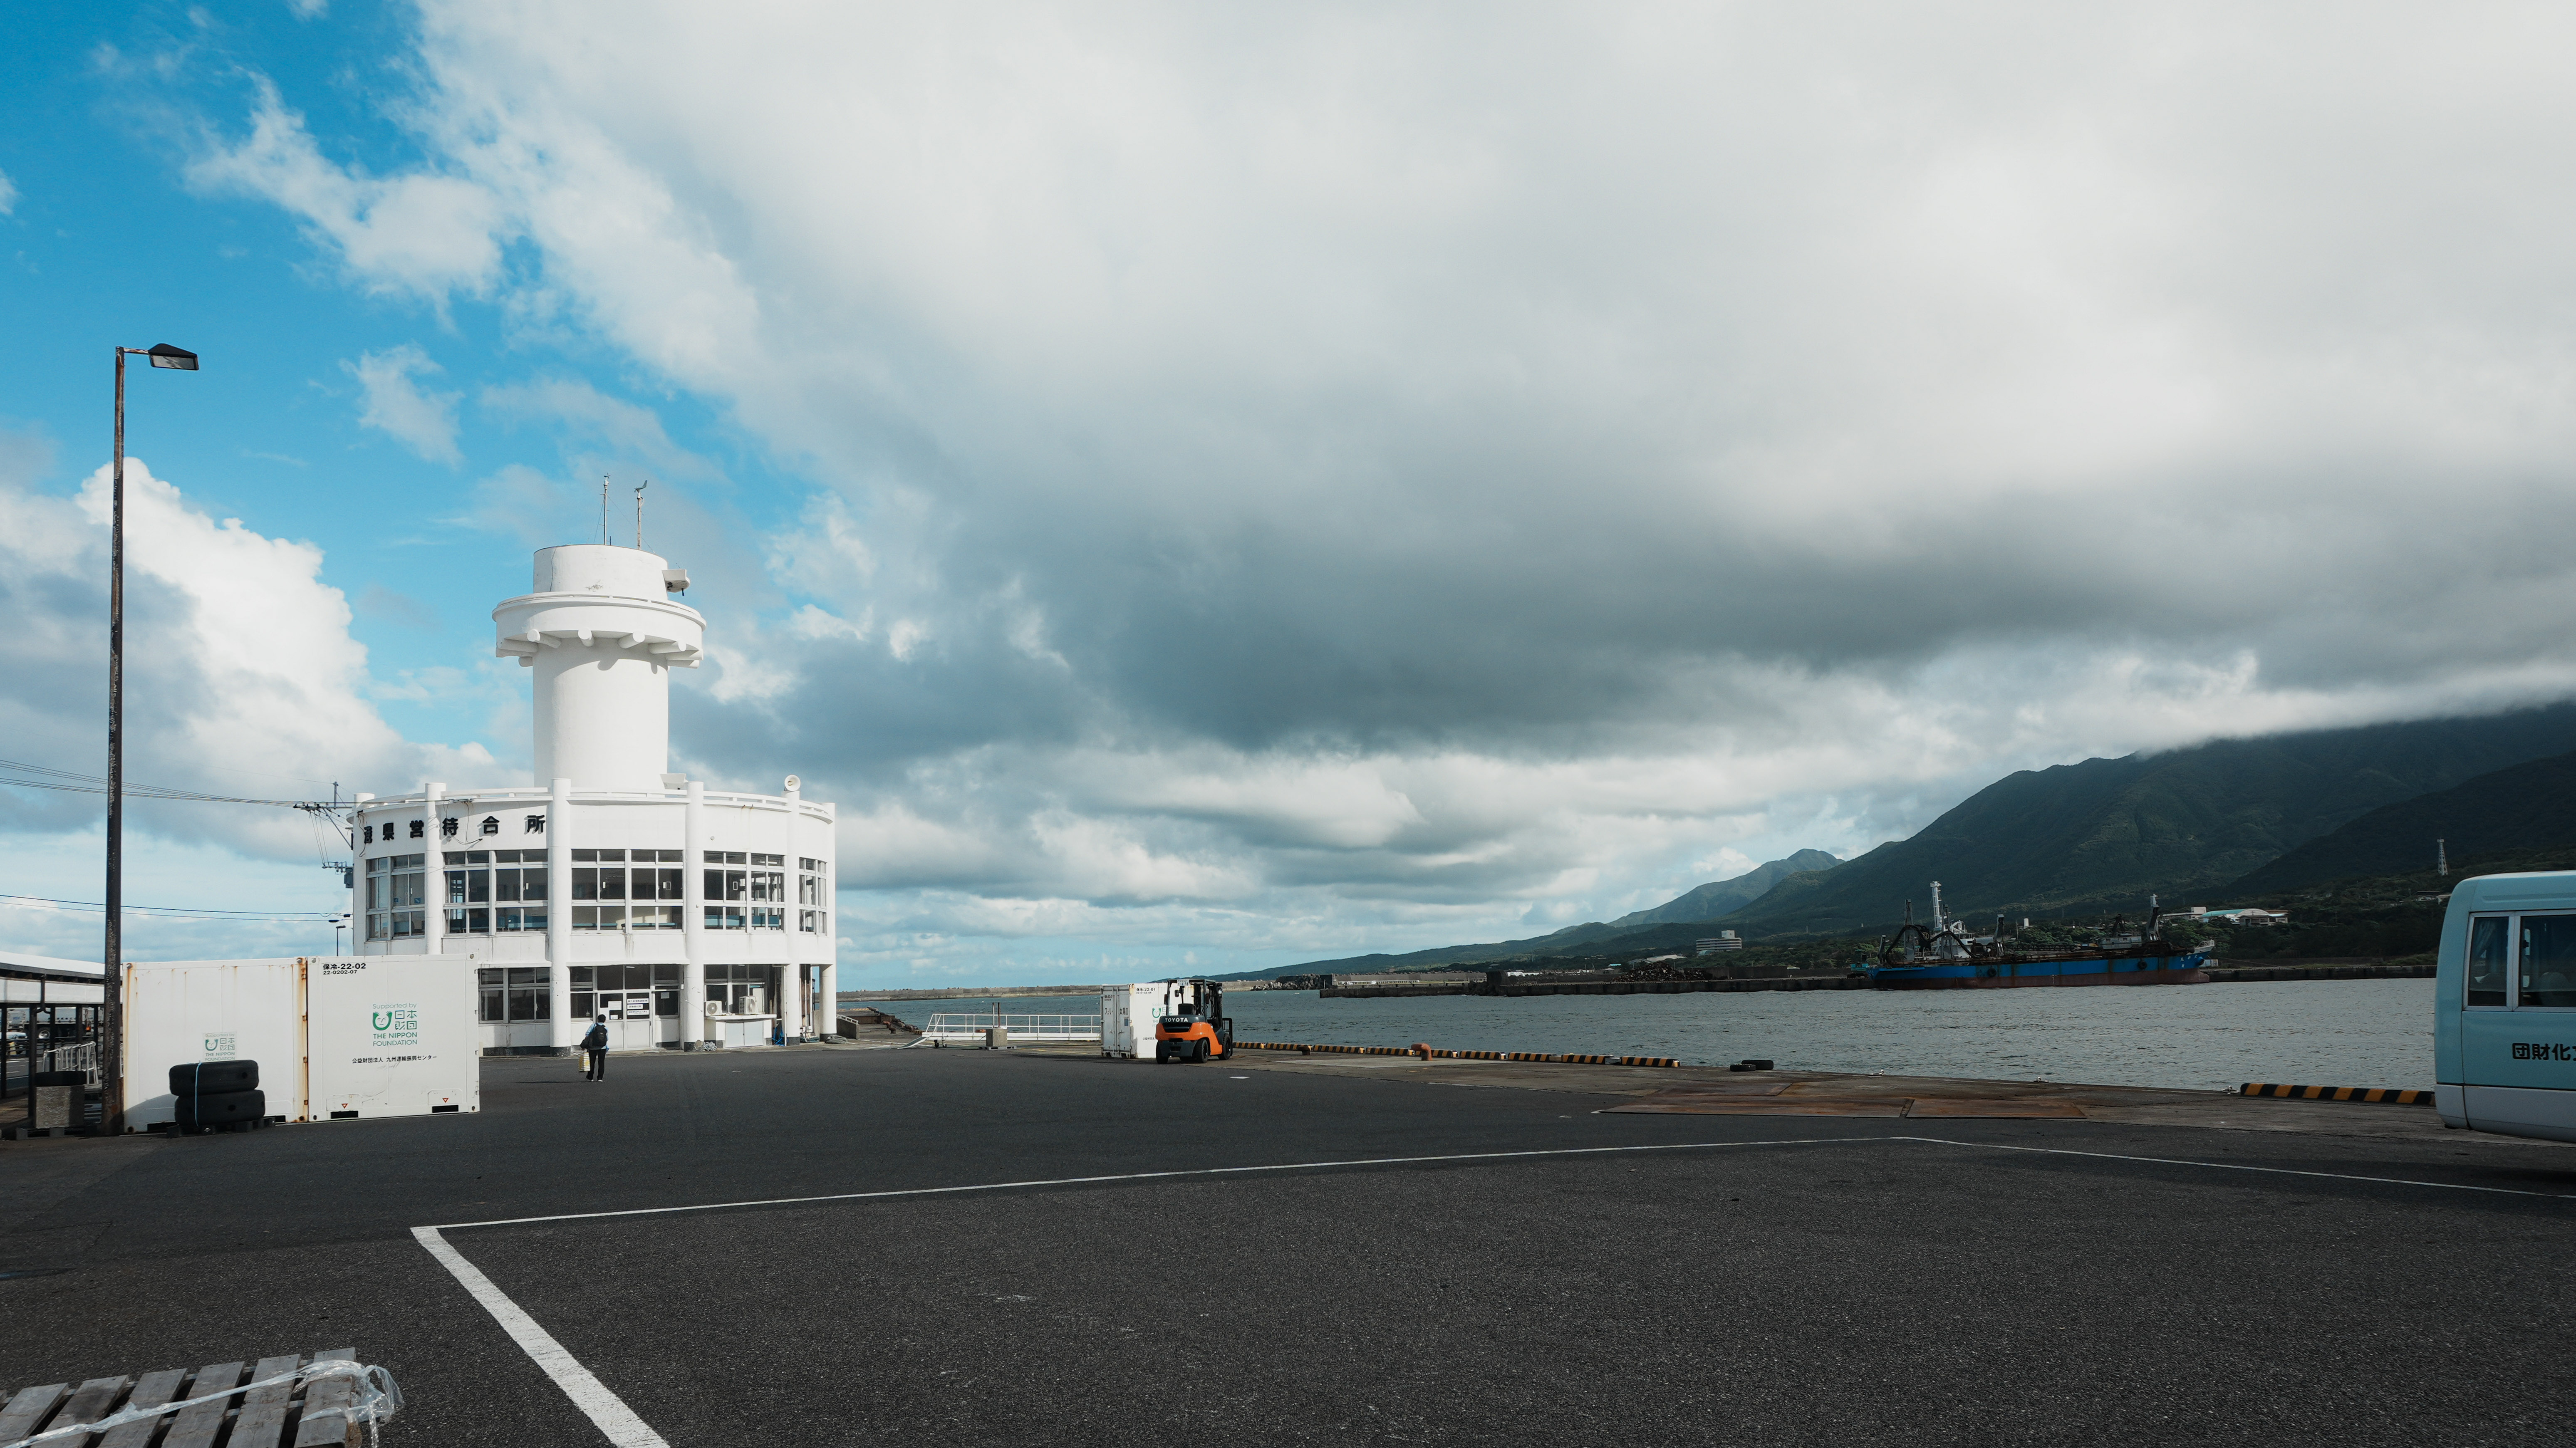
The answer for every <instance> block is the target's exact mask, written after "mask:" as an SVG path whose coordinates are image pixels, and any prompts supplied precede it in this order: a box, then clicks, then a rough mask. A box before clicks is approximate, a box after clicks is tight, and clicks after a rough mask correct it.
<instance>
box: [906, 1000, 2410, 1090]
mask: <svg viewBox="0 0 2576 1448" xmlns="http://www.w3.org/2000/svg"><path fill="white" fill-rule="evenodd" d="M881 1004H883V1005H884V1007H885V1009H886V1010H888V1011H890V1012H892V1013H893V1014H895V1015H897V1016H900V1017H902V1018H903V1019H905V1020H908V1021H911V1022H912V1023H913V1024H915V1025H920V1024H923V1023H924V1022H925V1021H926V1020H927V1018H928V1017H929V1016H930V1015H931V1014H932V1013H934V1012H938V1011H952V1012H953V1011H971V1012H975V1013H978V1014H982V1013H986V1012H989V1011H990V1010H991V1009H992V1002H991V1000H990V998H988V997H960V998H959V999H956V1000H949V1001H921V1000H913V1001H887V1002H882V1003H881ZM1001 1008H1002V1009H1003V1010H1004V1011H1005V1012H1008V1013H1013V1014H1016V1013H1020V1012H1060V1011H1074V1012H1089V1011H1094V1010H1097V1009H1098V1005H1097V1003H1096V1001H1093V1000H1089V999H1086V998H1084V997H1079V996H1038V997H1025V996H1024V997H1013V998H1004V999H1003V1000H1002V1002H1001ZM1225 1008H1226V1014H1228V1015H1230V1016H1232V1017H1233V1018H1234V1030H1235V1035H1236V1036H1237V1037H1238V1038H1239V1039H1242V1040H1246V1041H1290V1042H1298V1043H1302V1044H1321V1045H1342V1046H1409V1045H1411V1044H1413V1043H1414V1042H1416V1041H1422V1042H1427V1043H1429V1044H1431V1045H1434V1046H1440V1047H1444V1048H1447V1049H1450V1050H1465V1051H1545V1052H1551V1053H1560V1054H1578V1053H1579V1054H1586V1055H1591V1054H1598V1055H1616V1056H1673V1057H1677V1058H1679V1059H1681V1060H1683V1061H1687V1062H1690V1063H1692V1064H1695V1065H1697V1064H1705V1065H1725V1064H1728V1063H1731V1062H1734V1061H1740V1060H1746V1059H1767V1060H1771V1061H1774V1062H1777V1063H1778V1064H1779V1065H1780V1066H1781V1068H1783V1069H1787V1070H1800V1071H1855V1072H1868V1071H1885V1072H1888V1073H1889V1074H1891V1075H1909V1076H1965V1077H1974V1078H1977V1079H1980V1080H2005V1081H2031V1080H2040V1081H2081V1082H2097V1083H2101V1084H2104V1085H2123V1086H2178V1087H2194V1088H2201V1089H2218V1088H2223V1087H2229V1086H2235V1085H2238V1084H2240V1083H2243V1082H2247V1081H2286V1082H2292V1083H2296V1084H2301V1085H2321V1086H2398V1087H2425V1086H2430V1085H2432V1084H2433V982H2432V981H2430V980H2332V981H2272V982H2265V983H2261V984H2232V983H2231V984H2226V985H2172V986H2082V987H2071V988H2065V989H2054V990H2042V989H2028V990H1948V991H1942V990H1931V991H1872V990H1850V991H1748V992H1743V993H1740V994H1717V993H1697V994H1689V995H1630V996H1516V997H1493V996H1398V997H1379V998H1361V999H1340V998H1337V999H1332V1000H1325V999H1322V998H1320V997H1318V996H1317V995H1316V994H1315V992H1313V991H1248V990H1237V991H1229V992H1227V994H1226V998H1225Z"/></svg>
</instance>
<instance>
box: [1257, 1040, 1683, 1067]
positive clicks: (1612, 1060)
mask: <svg viewBox="0 0 2576 1448" xmlns="http://www.w3.org/2000/svg"><path fill="white" fill-rule="evenodd" d="M1234 1048H1235V1049H1236V1050H1238V1051H1295V1052H1297V1053H1298V1054H1300V1055H1306V1056H1417V1057H1420V1058H1421V1059H1423V1060H1426V1061H1429V1060H1435V1059H1439V1060H1451V1061H1540V1062H1546V1063H1549V1064H1552V1065H1558V1066H1678V1065H1680V1064H1681V1061H1680V1060H1679V1059H1678V1058H1675V1057H1672V1056H1576V1055H1563V1056H1552V1055H1549V1054H1547V1053H1545V1052H1543V1051H1444V1050H1441V1049H1440V1048H1438V1047H1436V1046H1316V1045H1303V1044H1299V1043H1297V1042H1294V1041H1237V1042H1235V1043H1234Z"/></svg>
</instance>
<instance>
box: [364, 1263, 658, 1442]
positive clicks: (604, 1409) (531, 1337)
mask: <svg viewBox="0 0 2576 1448" xmlns="http://www.w3.org/2000/svg"><path fill="white" fill-rule="evenodd" d="M411 1234H412V1235H413V1236H414V1237H416V1238H418V1239H419V1240H420V1244H421V1245H422V1246H424V1247H426V1248H428V1249H429V1255H431V1256H432V1257H435V1258H437V1259H438V1262H439V1265H440V1266H442V1267H445V1268H446V1269H447V1270H448V1271H450V1272H452V1273H454V1274H456V1280H457V1281H459V1282H461V1283H464V1284H465V1290H466V1292H468V1293H469V1294H471V1295H472V1296H473V1298H474V1300H475V1301H477V1302H479V1303H481V1304H483V1310H484V1311H486V1312H488V1313H490V1314H492V1317H493V1319H494V1320H495V1321H497V1322H499V1323H500V1324H501V1330H502V1331H503V1332H506V1333H508V1334H509V1335H510V1340H511V1341H512V1342H515V1343H517V1344H518V1345H519V1346H520V1347H521V1348H522V1349H523V1350H525V1351H526V1353H527V1354H528V1356H529V1357H532V1358H534V1359H536V1363H537V1366H538V1367H540V1368H542V1369H544V1370H545V1374H546V1376H547V1377H550V1378H552V1379H554V1380H555V1386H556V1387H558V1388H561V1389H563V1391H564V1396H565V1397H567V1398H570V1399H572V1405H573V1406H574V1407H576V1408H579V1409H581V1410H582V1412H584V1413H586V1414H588V1415H589V1416H590V1421H591V1422H592V1423H593V1424H595V1425H597V1426H598V1428H599V1431H600V1432H602V1433H605V1434H607V1435H608V1441H609V1442H611V1443H614V1444H616V1445H617V1448H670V1445H669V1444H667V1443H665V1442H663V1441H662V1435H661V1434H659V1433H656V1432H654V1431H653V1430H652V1429H651V1428H650V1427H647V1426H646V1425H645V1422H644V1420H643V1419H641V1418H639V1417H636V1416H635V1410H634V1409H633V1408H630V1407H628V1406H626V1400H625V1399H623V1398H621V1397H619V1396H617V1395H616V1394H615V1393H612V1392H610V1391H609V1390H608V1385H607V1384H606V1383H603V1382H601V1381H600V1380H599V1379H598V1378H596V1377H594V1376H592V1374H591V1371H590V1369H588V1368H586V1367H583V1366H582V1365H581V1360H580V1359H579V1358H576V1357H574V1356H573V1355H572V1354H571V1353H569V1352H566V1351H564V1345H563V1344H562V1343H559V1342H557V1341H555V1339H554V1334H552V1333H550V1332H547V1331H546V1330H545V1329H544V1328H542V1327H539V1326H537V1320H536V1319H535V1318H533V1317H530V1316H528V1314H527V1313H525V1312H523V1311H521V1310H520V1308H519V1304H517V1303H515V1302H512V1301H511V1300H510V1298H509V1296H508V1294H506V1293H504V1292H502V1290H501V1289H500V1288H498V1287H495V1286H493V1285H492V1279H491V1278H489V1277H486V1276H484V1275H483V1272H482V1269H480V1268H478V1267H476V1266H475V1265H474V1264H473V1263H471V1262H468V1261H466V1260H465V1258H464V1257H463V1256H462V1255H461V1254H460V1253H458V1252H457V1250H456V1249H455V1248H454V1247H451V1246H449V1245H447V1239H446V1238H444V1237H441V1236H439V1235H438V1229H437V1228H436V1227H414V1228H412V1229H411Z"/></svg>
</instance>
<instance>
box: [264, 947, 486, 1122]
mask: <svg viewBox="0 0 2576 1448" xmlns="http://www.w3.org/2000/svg"><path fill="white" fill-rule="evenodd" d="M477 964H478V961H477V960H476V959H475V958H474V957H471V956H467V957H462V958H460V957H457V956H403V955H394V956H384V955H372V956H367V957H364V958H361V959H352V960H315V961H309V962H307V964H306V972H305V998H306V1018H307V1022H308V1026H307V1035H306V1041H307V1044H308V1047H309V1050H308V1053H307V1054H308V1055H309V1057H310V1059H311V1066H310V1068H309V1069H310V1071H311V1078H310V1079H311V1083H312V1086H311V1090H312V1113H311V1114H312V1119H314V1120H316V1121H348V1120H355V1119H361V1118H373V1117H378V1116H426V1115H431V1114H433V1113H445V1112H471V1111H480V1110H482V1109H483V1088H482V1084H481V1071H482V1054H483V1053H482V1042H481V1039H480V1038H479V1037H478V1035H477V1034H476V1019H475V1017H476V1006H477V1003H478V1001H479V1000H480V996H479V994H478V993H477V990H476V987H475V967H476V965H477Z"/></svg>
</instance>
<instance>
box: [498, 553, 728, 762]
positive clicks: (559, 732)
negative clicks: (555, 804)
mask: <svg viewBox="0 0 2576 1448" xmlns="http://www.w3.org/2000/svg"><path fill="white" fill-rule="evenodd" d="M684 582H685V575H683V574H681V573H679V572H677V571H675V570H671V569H670V568H669V567H668V565H667V563H666V562H665V560H663V559H661V558H658V557H656V556H654V555H653V554H650V553H647V552H644V551H643V550H642V549H638V548H619V547H614V546H611V545H609V544H605V543H571V544H565V545H564V546H562V547H557V548H540V549H538V550H537V569H536V582H535V589H536V591H535V592H533V593H528V594H524V595H522V596H520V597H518V598H513V599H509V600H507V601H505V602H504V603H502V604H501V605H500V606H499V607H498V608H495V609H493V610H492V623H493V627H494V630H495V632H496V634H497V638H496V640H495V642H494V645H493V648H494V651H495V652H496V653H498V654H499V655H500V656H502V657H504V658H508V657H511V656H513V655H515V656H516V657H517V658H518V660H519V662H520V663H521V664H522V665H524V666H527V667H531V668H534V669H535V670H536V687H535V690H534V693H535V702H536V741H535V743H536V756H537V758H536V765H537V771H536V773H537V777H536V783H537V784H538V785H540V786H543V785H546V784H548V783H550V782H551V781H554V780H558V779H569V780H571V781H573V782H574V783H575V784H576V785H577V786H578V787H580V788H582V789H585V790H603V789H604V790H659V789H661V788H662V787H663V781H662V776H663V774H664V773H665V772H666V771H668V770H669V768H670V767H671V766H670V756H671V677H670V674H669V672H668V671H669V670H670V669H673V668H684V669H693V668H696V667H697V666H698V659H699V656H700V653H701V649H702V645H703V644H704V643H705V640H706V620H705V619H703V618H700V617H699V616H698V614H697V611H696V610H694V609H691V608H687V607H684V606H682V605H680V604H677V603H674V602H672V601H671V600H670V597H669V593H670V592H671V591H674V590H676V589H677V588H678V587H679V586H681V584H682V583H684Z"/></svg>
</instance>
